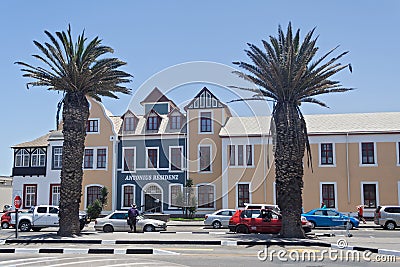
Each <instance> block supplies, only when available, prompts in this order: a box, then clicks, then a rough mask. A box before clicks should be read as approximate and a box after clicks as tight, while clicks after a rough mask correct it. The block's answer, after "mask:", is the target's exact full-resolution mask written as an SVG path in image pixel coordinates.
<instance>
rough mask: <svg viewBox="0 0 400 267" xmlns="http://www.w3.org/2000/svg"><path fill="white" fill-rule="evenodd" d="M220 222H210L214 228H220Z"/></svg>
mask: <svg viewBox="0 0 400 267" xmlns="http://www.w3.org/2000/svg"><path fill="white" fill-rule="evenodd" d="M221 226H222V224H221V222H220V221H215V222H213V223H212V227H213V228H215V229H218V228H221Z"/></svg>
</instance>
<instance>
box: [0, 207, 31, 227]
mask: <svg viewBox="0 0 400 267" xmlns="http://www.w3.org/2000/svg"><path fill="white" fill-rule="evenodd" d="M26 212H28V211H27V210H18V214H21V213H26ZM12 216H15V210H9V211H6V212H5V213H4V214H3V215H2V216H1V228H3V229H8V228H10V227H15V225H14V223H12V222H11V218H12Z"/></svg>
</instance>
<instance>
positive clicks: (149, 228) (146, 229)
mask: <svg viewBox="0 0 400 267" xmlns="http://www.w3.org/2000/svg"><path fill="white" fill-rule="evenodd" d="M155 230H156V229H155V228H154V226H153V225H151V224H147V225H145V226H144V227H143V232H154V231H155Z"/></svg>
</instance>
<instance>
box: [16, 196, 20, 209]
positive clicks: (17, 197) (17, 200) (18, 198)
mask: <svg viewBox="0 0 400 267" xmlns="http://www.w3.org/2000/svg"><path fill="white" fill-rule="evenodd" d="M21 204H22V199H21V197H20V196H15V198H14V207H15V208H16V209H19V208H21Z"/></svg>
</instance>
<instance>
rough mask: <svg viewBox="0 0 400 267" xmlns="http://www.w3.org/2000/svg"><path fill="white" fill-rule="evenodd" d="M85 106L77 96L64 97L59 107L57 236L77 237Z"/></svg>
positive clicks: (78, 93)
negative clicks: (61, 128)
mask: <svg viewBox="0 0 400 267" xmlns="http://www.w3.org/2000/svg"><path fill="white" fill-rule="evenodd" d="M88 117H89V102H88V101H87V99H86V97H85V95H84V94H83V93H81V92H72V93H67V94H66V95H65V98H64V107H63V135H64V143H63V154H62V157H63V158H62V170H61V193H60V213H59V217H60V218H59V223H60V228H59V230H58V235H60V236H72V235H77V234H79V233H80V229H79V205H80V202H81V195H82V177H83V170H82V164H83V155H84V149H85V137H86V124H87V120H88Z"/></svg>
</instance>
